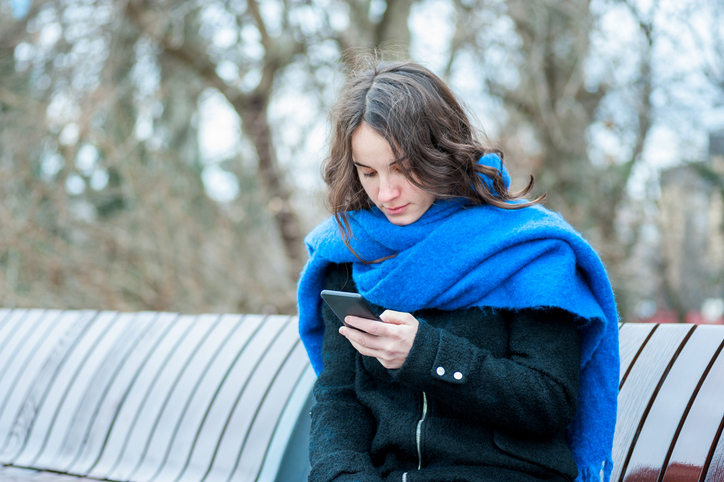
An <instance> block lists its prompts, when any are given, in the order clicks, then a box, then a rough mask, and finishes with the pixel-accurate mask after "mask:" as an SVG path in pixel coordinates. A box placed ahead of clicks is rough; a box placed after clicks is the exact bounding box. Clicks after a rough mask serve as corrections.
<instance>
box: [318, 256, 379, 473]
mask: <svg viewBox="0 0 724 482" xmlns="http://www.w3.org/2000/svg"><path fill="white" fill-rule="evenodd" d="M346 281H347V280H346V276H345V271H344V266H343V265H332V267H331V268H330V270H329V271H328V276H327V283H326V288H327V289H336V290H341V289H343V288H345V287H346ZM322 317H323V319H324V340H323V344H322V359H323V362H324V370H323V371H322V373H321V374H320V375H319V378H317V381H316V383H315V385H314V397H315V399H316V405H314V407H312V427H311V431H310V435H309V458H310V462H311V465H312V470H311V472H310V475H309V480H310V481H315V482H326V481H335V482H345V481H349V482H353V481H361V482H381V481H382V479H381V477H380V476H379V474H378V473H377V470H376V469H375V467H374V466H373V465H372V461H371V459H370V456H369V450H370V446H371V441H372V437H373V435H374V430H375V421H374V418H373V416H372V414H371V413H370V412H369V410H367V408H366V407H364V406H363V405H361V404H360V403H359V400H358V399H357V396H356V393H355V387H354V384H355V369H356V358H357V357H356V356H355V354H356V353H357V352H356V350H355V349H354V347H352V345H351V344H350V343H349V342H348V341H347V339H346V338H344V337H343V336H342V335H340V334H339V331H338V330H339V328H340V327H341V326H342V323H341V322H340V321H339V320H338V319H337V317H336V316H335V315H334V313H333V312H332V311H331V310H330V309H329V308H328V307H327V306H326V305H324V307H323V308H322Z"/></svg>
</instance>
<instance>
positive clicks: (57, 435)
mask: <svg viewBox="0 0 724 482" xmlns="http://www.w3.org/2000/svg"><path fill="white" fill-rule="evenodd" d="M117 317H118V315H117V313H114V312H104V313H101V314H99V316H98V317H97V318H96V319H95V320H94V322H93V326H91V328H90V330H89V331H88V332H87V336H88V337H92V338H88V339H86V342H81V343H79V344H78V345H76V348H75V350H74V351H73V353H72V354H71V358H70V359H69V363H67V364H66V365H65V367H64V368H65V369H64V371H63V372H61V373H60V374H59V380H57V381H56V382H55V383H54V384H53V385H52V387H51V391H49V392H48V397H47V398H46V399H45V403H44V404H43V405H42V406H41V407H40V411H39V413H38V414H37V415H36V420H37V424H34V425H33V426H32V429H31V433H30V436H29V437H28V439H27V443H26V444H25V446H24V448H23V450H22V451H21V452H20V453H19V454H18V456H17V457H16V458H15V459H14V460H13V463H14V464H15V465H19V466H23V467H33V468H46V467H47V468H52V464H49V466H41V467H38V466H37V465H36V464H37V463H38V460H39V459H40V458H42V457H43V455H44V451H46V450H47V452H46V453H47V459H46V460H44V463H48V462H49V460H52V459H53V458H54V457H55V455H56V454H57V451H58V448H59V446H60V445H61V444H62V442H63V438H64V437H65V434H66V433H67V429H68V427H69V426H70V422H71V420H72V418H73V413H75V411H76V408H77V404H78V402H79V401H80V400H81V398H82V396H83V393H85V391H86V388H87V386H88V383H89V382H90V380H91V378H92V375H93V372H94V371H95V368H96V366H97V364H98V363H100V361H101V360H102V357H103V356H104V352H105V351H106V350H108V349H110V348H111V347H112V346H113V344H114V342H115V341H116V340H117V338H118V336H119V335H120V334H121V332H122V331H123V326H122V325H121V324H118V323H116V321H117Z"/></svg>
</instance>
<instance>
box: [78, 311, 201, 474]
mask: <svg viewBox="0 0 724 482" xmlns="http://www.w3.org/2000/svg"><path fill="white" fill-rule="evenodd" d="M154 315H155V316H154V317H153V319H152V321H151V322H150V324H151V326H150V328H149V331H148V332H146V333H145V336H143V337H142V339H141V341H140V342H139V343H137V344H136V345H135V346H134V348H133V351H132V352H131V354H130V355H129V357H128V359H127V362H126V363H125V364H124V366H123V367H122V369H121V371H120V373H119V374H118V376H117V377H116V379H115V381H114V384H113V385H112V387H111V389H110V392H109V395H108V396H107V397H106V400H105V401H104V403H103V405H102V406H101V407H100V409H99V415H98V416H97V417H96V423H94V424H93V426H92V428H91V435H90V436H89V440H91V441H92V442H93V443H89V444H86V445H85V446H84V447H83V451H82V453H81V455H80V457H79V459H78V460H77V461H76V462H75V464H74V466H73V467H72V468H71V469H69V471H70V472H71V473H76V474H87V473H88V472H89V471H90V470H91V469H93V468H94V467H95V466H96V465H98V464H101V465H103V464H105V468H106V469H107V470H109V469H110V467H111V466H112V465H113V464H115V463H116V461H117V460H118V459H119V457H120V455H121V453H122V452H121V451H122V448H123V447H124V445H123V444H124V442H125V441H126V440H127V439H126V437H127V435H128V434H129V431H130V430H131V428H132V426H131V425H132V421H133V420H134V416H135V414H136V412H133V410H134V409H137V408H138V407H139V406H140V403H141V401H142V400H143V396H144V394H146V393H147V391H148V390H149V389H150V388H149V386H150V385H151V384H152V383H153V382H152V381H153V379H154V376H156V375H157V371H156V369H157V366H156V369H154V368H153V367H152V366H151V367H150V366H149V364H150V365H153V362H154V361H155V362H158V363H163V361H164V360H166V359H167V356H168V353H169V351H170V350H172V348H173V347H174V346H175V343H177V342H178V340H179V338H180V337H181V336H182V335H183V333H184V329H188V326H185V325H183V324H182V325H178V324H176V320H177V319H178V315H176V314H173V313H154ZM154 357H155V358H154ZM129 407H130V408H129Z"/></svg>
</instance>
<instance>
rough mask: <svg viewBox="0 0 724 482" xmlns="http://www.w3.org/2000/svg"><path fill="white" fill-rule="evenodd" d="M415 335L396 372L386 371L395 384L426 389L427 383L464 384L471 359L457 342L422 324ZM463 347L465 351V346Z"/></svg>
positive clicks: (444, 333)
mask: <svg viewBox="0 0 724 482" xmlns="http://www.w3.org/2000/svg"><path fill="white" fill-rule="evenodd" d="M419 321H420V324H419V326H418V329H417V334H416V335H415V341H414V343H413V345H412V349H411V350H410V353H409V354H408V355H407V359H406V360H405V363H403V365H402V366H401V367H400V368H399V369H397V370H389V372H390V375H391V376H392V377H393V378H394V379H395V380H397V381H400V382H402V383H405V384H407V385H410V386H413V387H416V388H419V389H425V388H426V386H428V385H429V383H430V382H446V383H451V384H457V385H461V384H464V383H467V380H468V377H469V376H470V372H471V363H472V360H473V358H474V356H473V354H472V353H467V351H468V350H466V349H465V348H464V347H463V346H461V344H460V343H459V342H458V341H459V340H458V339H457V338H456V337H455V336H453V335H451V334H450V333H448V332H446V331H445V330H441V329H439V328H435V327H433V326H430V325H429V324H428V323H425V321H424V320H419ZM463 345H465V347H467V345H466V344H463Z"/></svg>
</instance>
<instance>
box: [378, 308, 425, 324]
mask: <svg viewBox="0 0 724 482" xmlns="http://www.w3.org/2000/svg"><path fill="white" fill-rule="evenodd" d="M380 318H381V319H382V321H384V322H385V323H390V324H393V325H408V326H413V325H414V326H415V327H416V326H417V323H418V321H417V319H416V318H415V317H414V316H412V315H411V314H410V313H403V312H401V311H393V310H385V311H384V312H383V313H382V314H381V315H380Z"/></svg>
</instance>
